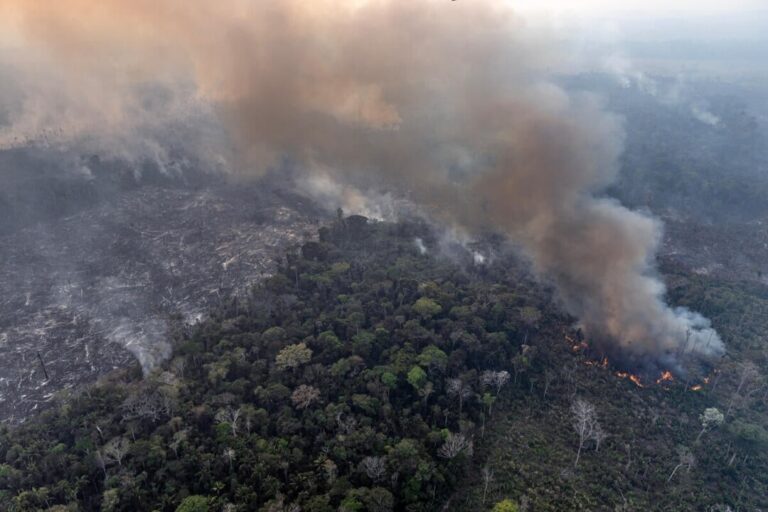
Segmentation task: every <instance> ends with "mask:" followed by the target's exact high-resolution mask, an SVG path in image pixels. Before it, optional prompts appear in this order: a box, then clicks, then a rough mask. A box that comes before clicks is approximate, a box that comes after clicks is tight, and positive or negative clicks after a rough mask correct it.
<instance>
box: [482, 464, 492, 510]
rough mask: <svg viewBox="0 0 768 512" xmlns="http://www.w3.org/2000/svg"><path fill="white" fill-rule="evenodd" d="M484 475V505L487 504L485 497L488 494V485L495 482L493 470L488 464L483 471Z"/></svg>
mask: <svg viewBox="0 0 768 512" xmlns="http://www.w3.org/2000/svg"><path fill="white" fill-rule="evenodd" d="M482 476H483V505H485V499H486V497H487V496H488V487H490V485H491V482H493V470H491V468H489V467H488V466H485V467H484V468H483V471H482Z"/></svg>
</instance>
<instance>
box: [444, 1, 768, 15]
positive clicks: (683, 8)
mask: <svg viewBox="0 0 768 512" xmlns="http://www.w3.org/2000/svg"><path fill="white" fill-rule="evenodd" d="M459 1H461V0H459ZM506 1H507V2H509V3H511V4H512V5H513V6H515V7H519V8H521V9H526V10H529V9H532V10H542V9H547V10H552V11H555V12H563V11H570V12H574V13H583V14H585V15H586V14H590V15H594V14H597V15H607V14H610V13H616V12H627V11H635V12H637V13H640V14H643V15H647V16H658V15H660V14H662V15H663V14H669V13H675V12H678V13H680V14H683V13H686V14H691V15H694V16H695V15H707V14H719V13H724V12H725V13H734V12H738V11H745V10H752V9H768V2H766V0H506Z"/></svg>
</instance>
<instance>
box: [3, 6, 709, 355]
mask: <svg viewBox="0 0 768 512" xmlns="http://www.w3.org/2000/svg"><path fill="white" fill-rule="evenodd" d="M3 5H4V6H5V9H6V11H5V12H3V11H2V10H0V19H4V20H10V24H12V25H13V26H12V27H11V28H12V29H13V30H11V32H12V33H15V34H17V40H18V41H17V42H18V45H19V47H20V48H21V50H19V51H20V52H22V53H25V54H26V53H28V54H31V55H36V56H39V55H43V56H44V57H41V58H44V59H46V60H47V62H48V63H49V65H50V69H49V70H47V71H46V72H47V73H53V74H55V75H56V76H60V77H63V83H66V84H69V85H70V87H67V88H66V90H65V93H64V94H65V97H64V99H63V100H61V103H62V104H63V105H65V106H64V107H60V108H59V109H58V110H55V111H53V112H54V113H55V114H56V115H55V116H54V117H58V115H59V113H61V112H64V113H66V112H67V108H68V107H69V106H70V105H77V106H78V107H79V108H78V109H77V116H76V117H77V119H78V120H79V121H78V123H79V124H78V126H77V129H76V130H74V131H75V132H77V133H81V134H82V133H89V134H90V132H94V133H105V132H106V133H112V132H114V133H118V134H125V133H128V134H131V133H133V132H134V131H135V129H133V128H132V127H135V126H141V125H142V123H143V122H146V121H141V122H137V121H136V117H135V113H136V112H135V111H136V109H135V107H134V106H135V99H136V94H135V90H136V88H137V87H139V86H146V85H147V84H154V83H161V84H163V86H164V87H165V88H167V89H170V90H173V91H177V90H178V89H179V87H181V86H180V84H186V85H187V86H188V84H193V94H192V97H193V98H194V99H195V100H199V101H200V102H201V103H202V104H205V105H210V106H211V107H212V108H214V109H215V111H216V113H217V116H218V119H221V120H222V121H223V123H224V125H225V126H226V128H227V132H228V134H229V135H230V136H231V139H230V142H231V144H232V145H233V147H234V148H235V149H236V150H237V153H236V154H237V155H238V160H237V162H236V164H237V166H238V167H239V168H240V169H241V170H242V172H245V173H257V174H258V173H263V172H265V171H266V170H268V169H274V168H279V167H280V166H281V163H282V162H284V161H285V159H286V158H287V159H290V161H291V162H294V163H296V164H298V166H300V167H301V168H302V169H304V170H306V172H307V173H309V175H310V178H307V179H308V183H311V184H312V186H315V187H317V188H320V189H323V187H325V191H326V193H327V194H333V193H336V192H333V190H331V188H332V187H330V186H329V185H328V183H343V184H344V187H348V188H346V189H345V190H346V191H344V192H342V193H341V195H342V196H344V197H346V198H347V199H349V198H350V197H351V198H352V199H354V193H353V192H351V191H355V190H376V189H378V190H386V191H393V192H396V193H397V195H398V196H400V197H404V198H407V199H408V200H410V201H413V202H414V203H416V204H418V205H419V207H420V208H422V209H423V210H424V211H426V212H428V213H429V214H430V215H431V216H433V217H434V218H436V219H439V220H440V221H442V222H444V223H445V224H447V225H450V226H452V227H454V228H456V229H459V230H464V231H466V232H470V233H471V232H478V231H481V230H483V231H485V230H489V229H495V230H500V231H503V232H504V233H506V234H507V235H508V236H509V237H511V238H512V239H513V240H515V241H516V242H518V243H519V244H520V245H521V246H522V247H523V249H524V251H525V253H526V254H527V256H528V257H530V258H531V260H532V261H533V265H534V268H535V270H536V271H537V272H538V273H539V274H540V275H542V276H546V278H548V279H551V280H552V282H553V283H554V284H555V285H556V287H557V290H558V291H559V295H560V298H561V299H562V301H563V304H564V305H565V307H566V308H567V309H568V311H569V312H571V313H572V314H574V315H575V316H577V317H578V318H579V319H580V320H581V322H582V323H583V325H584V328H585V329H586V331H587V333H588V334H589V335H590V336H591V337H592V338H593V339H595V340H598V341H599V342H602V343H604V344H606V345H605V346H606V347H607V350H612V349H611V348H610V347H614V348H616V350H620V351H621V353H622V354H623V355H624V356H625V357H628V358H630V359H634V360H641V359H649V358H650V359H656V360H659V359H660V358H664V357H668V355H669V354H675V353H679V352H683V351H690V352H695V353H698V354H703V355H718V354H720V353H722V351H723V346H722V342H721V340H720V338H719V337H718V335H717V334H716V333H715V332H714V331H713V330H712V329H711V328H710V327H709V324H708V322H706V321H705V320H704V319H702V318H701V317H700V316H697V315H695V314H692V313H689V312H687V311H679V310H673V309H671V308H670V307H668V306H667V305H666V304H665V303H664V295H665V289H664V285H663V284H662V282H661V281H660V280H659V279H658V277H657V276H656V275H655V271H654V256H655V252H656V249H657V246H658V243H659V239H660V233H661V227H660V225H659V224H658V222H657V221H655V220H654V219H652V218H650V217H648V216H646V215H643V214H639V213H635V212H632V211H629V210H627V209H626V208H624V207H622V206H621V205H620V204H618V203H616V202H615V201H612V200H609V199H605V198H600V197H599V194H600V193H601V191H602V190H603V189H604V188H605V187H606V186H607V185H608V184H610V183H611V181H612V180H613V179H614V177H615V174H616V172H617V159H618V156H619V154H620V153H621V149H622V144H623V135H622V134H623V130H622V126H621V121H620V120H619V119H618V118H616V117H614V116H612V115H611V114H609V113H607V112H606V111H604V110H603V108H602V106H601V104H600V102H599V101H598V100H597V99H595V98H593V97H590V96H584V95H582V96H569V95H568V94H566V93H565V92H564V91H563V90H561V89H559V88H558V87H556V86H555V85H553V84H552V83H551V81H550V80H549V76H551V74H552V73H553V72H555V71H557V70H558V69H560V68H561V67H562V66H564V64H565V62H564V60H563V56H564V54H563V53H562V52H560V51H558V48H557V47H556V45H555V44H554V43H553V42H552V41H554V40H555V39H556V38H555V37H552V36H553V34H548V33H546V31H542V30H537V29H534V28H532V27H530V26H528V25H527V24H526V23H525V21H524V20H523V19H521V18H519V17H518V16H517V15H516V14H515V13H514V12H512V11H510V10H509V9H508V8H507V7H506V6H505V3H503V2H494V1H491V0H476V1H472V2H448V1H439V0H424V1H419V2H403V1H399V0H369V1H364V0H358V1H351V0H348V1H341V0H315V1H312V2H306V1H304V0H281V1H280V2H251V1H246V0H229V1H220V2H215V3H214V2H199V3H198V2H195V3H190V2H186V1H182V0H152V1H149V0H103V1H101V2H90V1H86V0H66V1H61V2H55V3H51V2H44V1H42V0H16V1H6V2H5V3H4V4H3ZM0 9H1V8H0ZM0 28H2V27H0ZM83 98H86V99H83ZM89 98H90V99H89ZM44 107H45V109H44V111H45V112H48V110H47V109H48V108H49V107H48V106H47V105H44ZM29 108H31V107H29V106H28V105H26V106H25V107H24V108H23V109H22V113H21V114H19V115H17V116H16V118H17V119H26V117H25V116H27V117H28V116H29ZM162 112H163V111H162V110H161V114H162ZM151 114H152V109H139V114H138V117H139V119H144V117H143V116H146V115H151ZM35 116H36V117H40V114H35ZM170 117H176V116H175V115H171V116H170ZM11 126H14V124H13V123H11ZM116 140H117V141H118V142H119V143H122V142H123V141H122V140H120V139H119V138H117V139H116ZM325 177H329V179H330V181H327V182H324V181H323V180H325V179H326V178H325Z"/></svg>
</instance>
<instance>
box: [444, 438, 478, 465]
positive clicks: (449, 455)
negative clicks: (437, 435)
mask: <svg viewBox="0 0 768 512" xmlns="http://www.w3.org/2000/svg"><path fill="white" fill-rule="evenodd" d="M462 452H463V453H464V454H465V455H467V456H470V457H471V456H472V454H473V453H474V443H473V442H472V440H471V439H468V438H467V436H465V435H464V434H461V433H459V434H453V433H448V436H447V437H446V438H445V442H444V443H443V446H441V447H440V449H439V450H437V454H438V455H439V456H440V457H442V458H444V459H453V458H455V457H457V456H458V455H459V454H460V453H462Z"/></svg>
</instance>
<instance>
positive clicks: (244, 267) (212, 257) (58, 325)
mask: <svg viewBox="0 0 768 512" xmlns="http://www.w3.org/2000/svg"><path fill="white" fill-rule="evenodd" d="M320 215H321V213H320V212H319V211H318V210H317V209H316V208H315V207H314V206H313V205H311V204H310V203H309V202H308V201H307V200H305V199H303V198H300V197H299V196H296V195H294V194H292V193H290V192H287V191H285V190H281V189H278V188H270V187H269V186H266V185H263V184H261V185H258V184H250V185H244V184H239V185H237V186H233V185H230V186H217V187H205V188H197V189H195V188H191V187H186V188H185V187H160V186H144V187H141V188H138V189H135V190H130V191H126V192H124V193H121V194H118V195H117V196H115V197H114V198H112V199H111V200H109V201H104V202H102V203H100V204H98V205H96V206H95V207H93V208H90V209H85V210H82V211H80V212H78V213H76V214H74V215H71V216H69V217H65V218H60V219H55V220H52V221H47V222H41V223H38V224H36V225H32V226H28V227H26V228H24V229H21V230H18V231H16V232H13V233H11V234H8V235H5V236H2V237H0V262H2V264H1V265H0V420H1V421H6V422H18V421H23V419H24V418H25V417H26V416H27V415H28V414H29V413H30V412H32V411H34V410H37V409H40V408H42V407H43V406H44V405H45V403H46V402H48V401H50V400H51V399H52V398H53V396H54V395H55V394H56V393H57V392H60V391H62V390H66V389H70V388H73V387H76V386H77V385H79V384H81V383H86V382H91V381H93V380H95V379H96V378H98V376H99V375H101V374H103V373H105V372H109V371H111V370H113V369H115V368H121V367H126V366H129V365H132V364H136V361H138V362H139V364H141V365H142V367H143V368H144V369H148V368H150V367H151V366H152V365H153V364H154V363H155V362H156V361H158V360H160V359H162V358H164V357H166V356H167V355H168V354H169V350H170V347H169V345H168V336H167V334H168V330H169V327H170V325H171V321H172V318H174V317H178V315H181V317H182V318H183V319H184V321H186V322H190V323H192V322H195V321H196V320H197V319H199V318H200V316H201V315H203V312H204V311H206V308H208V307H209V306H211V305H213V304H216V303H217V301H219V300H220V298H223V297H226V296H227V295H230V294H232V293H242V292H243V291H244V290H246V289H247V287H248V286H249V285H251V284H252V283H254V282H255V281H256V280H258V279H260V278H262V277H263V276H265V275H268V274H269V273H270V271H271V269H272V267H273V264H274V258H275V257H277V256H278V255H279V254H281V253H282V252H283V251H284V249H285V248H286V247H287V246H289V245H291V244H295V243H299V242H301V241H302V240H304V239H305V238H306V237H309V236H312V235H313V233H314V232H316V224H317V218H318V217H319V216H320ZM38 353H39V354H40V357H41V358H42V360H43V362H44V363H45V369H46V370H47V373H48V378H46V376H45V374H44V370H43V366H42V365H41V363H40V361H39V359H38V356H37V354H38Z"/></svg>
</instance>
